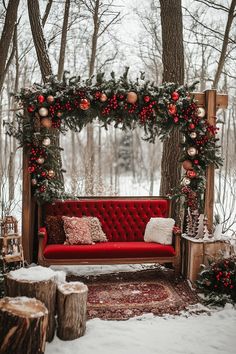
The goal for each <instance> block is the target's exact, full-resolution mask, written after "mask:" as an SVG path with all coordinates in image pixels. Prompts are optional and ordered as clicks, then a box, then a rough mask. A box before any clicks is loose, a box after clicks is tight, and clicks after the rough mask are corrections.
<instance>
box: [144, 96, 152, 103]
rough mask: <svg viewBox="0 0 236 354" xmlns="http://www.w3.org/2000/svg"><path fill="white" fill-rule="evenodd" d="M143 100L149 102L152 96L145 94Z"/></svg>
mask: <svg viewBox="0 0 236 354" xmlns="http://www.w3.org/2000/svg"><path fill="white" fill-rule="evenodd" d="M143 100H144V102H145V103H148V102H150V100H151V97H150V96H144V97H143Z"/></svg>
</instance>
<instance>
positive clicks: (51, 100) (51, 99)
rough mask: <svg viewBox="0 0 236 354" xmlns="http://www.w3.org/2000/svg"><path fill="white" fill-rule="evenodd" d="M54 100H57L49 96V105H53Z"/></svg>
mask: <svg viewBox="0 0 236 354" xmlns="http://www.w3.org/2000/svg"><path fill="white" fill-rule="evenodd" d="M54 100H55V98H54V97H53V96H52V95H49V96H48V97H47V101H48V103H53V102H54Z"/></svg>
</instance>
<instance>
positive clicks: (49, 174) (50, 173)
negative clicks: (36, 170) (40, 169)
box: [48, 170, 55, 178]
mask: <svg viewBox="0 0 236 354" xmlns="http://www.w3.org/2000/svg"><path fill="white" fill-rule="evenodd" d="M48 177H49V178H54V177H55V172H54V171H53V170H49V171H48Z"/></svg>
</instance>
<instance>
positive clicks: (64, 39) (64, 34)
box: [57, 0, 70, 81]
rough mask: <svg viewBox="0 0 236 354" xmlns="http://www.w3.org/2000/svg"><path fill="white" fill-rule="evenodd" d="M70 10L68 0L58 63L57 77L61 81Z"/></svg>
mask: <svg viewBox="0 0 236 354" xmlns="http://www.w3.org/2000/svg"><path fill="white" fill-rule="evenodd" d="M69 12H70V0H66V2H65V13H64V20H63V26H62V34H61V48H60V56H59V64H58V72H57V78H58V80H59V81H61V79H62V75H63V71H64V63H65V53H66V38H67V29H68V20H69Z"/></svg>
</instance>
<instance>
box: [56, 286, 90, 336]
mask: <svg viewBox="0 0 236 354" xmlns="http://www.w3.org/2000/svg"><path fill="white" fill-rule="evenodd" d="M87 296H88V287H87V286H86V285H85V284H83V283H80V282H70V283H64V284H60V285H58V287H57V316H58V317H57V321H58V328H57V336H58V337H59V338H60V339H62V340H72V339H76V338H79V337H81V336H83V335H84V333H85V329H86V317H87Z"/></svg>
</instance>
